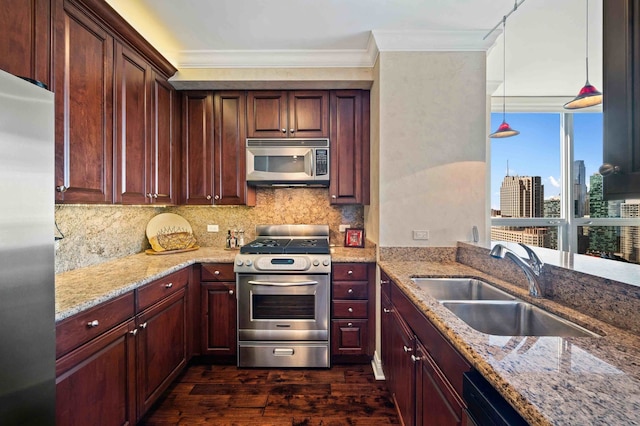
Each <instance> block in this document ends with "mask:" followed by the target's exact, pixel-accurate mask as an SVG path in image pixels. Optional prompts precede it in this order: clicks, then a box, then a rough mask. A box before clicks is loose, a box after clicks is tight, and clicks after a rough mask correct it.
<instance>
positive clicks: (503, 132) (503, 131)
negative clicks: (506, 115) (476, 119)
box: [489, 120, 520, 138]
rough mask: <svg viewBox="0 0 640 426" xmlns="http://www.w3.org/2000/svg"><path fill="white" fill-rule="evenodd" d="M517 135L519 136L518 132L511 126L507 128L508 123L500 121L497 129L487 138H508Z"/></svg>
mask: <svg viewBox="0 0 640 426" xmlns="http://www.w3.org/2000/svg"><path fill="white" fill-rule="evenodd" d="M519 134H520V132H519V131H517V130H514V129H512V128H511V126H509V123H507V122H506V121H504V120H502V124H501V125H500V126H499V127H498V130H496V131H495V132H493V133H491V134H490V135H489V137H490V138H508V137H510V136H515V135H519Z"/></svg>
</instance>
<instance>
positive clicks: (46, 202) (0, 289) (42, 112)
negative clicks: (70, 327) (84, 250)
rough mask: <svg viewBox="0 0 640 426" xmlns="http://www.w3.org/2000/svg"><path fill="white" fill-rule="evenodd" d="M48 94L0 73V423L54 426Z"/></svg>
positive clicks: (51, 104)
mask: <svg viewBox="0 0 640 426" xmlns="http://www.w3.org/2000/svg"><path fill="white" fill-rule="evenodd" d="M54 155H55V154H54V102H53V93H51V92H50V91H48V90H46V89H43V88H41V87H38V86H36V85H34V84H32V83H30V82H27V81H25V80H23V79H20V78H18V77H16V76H14V75H11V74H8V73H6V72H4V71H2V70H0V424H2V425H47V424H51V425H53V424H55V303H54V295H55V288H54V287H55V273H54V269H55V268H54V256H55V253H54V232H53V231H54V228H53V226H54Z"/></svg>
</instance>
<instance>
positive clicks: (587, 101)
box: [564, 80, 602, 109]
mask: <svg viewBox="0 0 640 426" xmlns="http://www.w3.org/2000/svg"><path fill="white" fill-rule="evenodd" d="M601 103H602V93H601V92H599V91H598V89H596V88H595V87H593V86H592V85H591V84H590V83H589V81H588V80H587V82H586V84H585V85H584V87H583V88H582V89H580V93H578V96H576V97H575V98H573V100H571V101H569V102H567V103H566V104H564V108H565V109H579V108H586V107H590V106H594V105H600V104H601Z"/></svg>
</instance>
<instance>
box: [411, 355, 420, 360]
mask: <svg viewBox="0 0 640 426" xmlns="http://www.w3.org/2000/svg"><path fill="white" fill-rule="evenodd" d="M421 359H422V358H421V357H419V356H415V355H411V361H413V362H416V361H420V360H421Z"/></svg>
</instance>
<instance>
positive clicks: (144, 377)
mask: <svg viewBox="0 0 640 426" xmlns="http://www.w3.org/2000/svg"><path fill="white" fill-rule="evenodd" d="M136 324H137V326H138V328H137V330H138V334H137V338H138V340H137V342H138V351H137V353H138V369H137V372H138V392H137V394H138V417H141V416H142V415H143V414H144V413H145V412H146V411H147V410H148V409H149V408H150V406H151V404H153V403H154V402H155V401H156V399H158V397H159V396H160V395H161V394H162V392H163V391H164V390H165V389H166V388H167V387H168V386H169V384H171V382H172V381H173V379H175V378H176V376H177V375H178V374H179V373H180V372H181V371H182V370H183V368H184V367H186V365H187V291H186V288H184V287H183V288H182V289H180V290H179V291H178V292H176V293H174V294H172V295H171V296H168V297H166V298H165V299H163V300H162V301H161V302H159V303H157V304H155V305H153V306H152V307H151V308H149V309H147V310H145V311H144V312H142V313H141V314H139V315H138V316H137V317H136Z"/></svg>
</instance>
